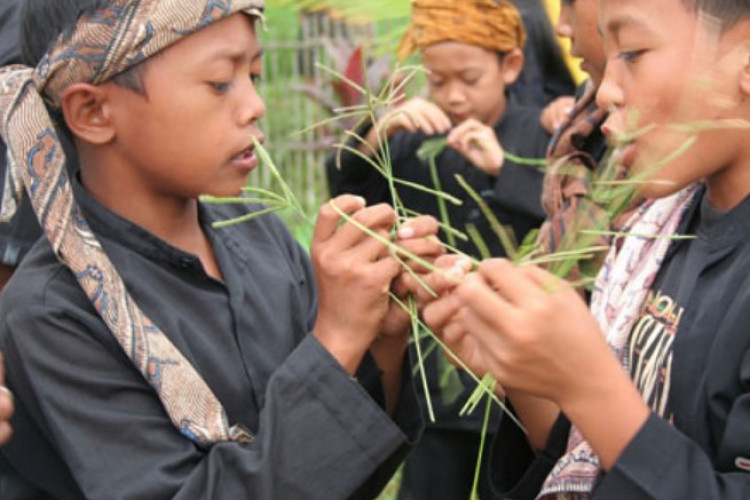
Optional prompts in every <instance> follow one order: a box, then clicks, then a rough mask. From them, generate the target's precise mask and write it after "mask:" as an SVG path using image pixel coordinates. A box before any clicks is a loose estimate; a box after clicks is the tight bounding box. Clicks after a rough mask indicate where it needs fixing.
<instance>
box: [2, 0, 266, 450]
mask: <svg viewBox="0 0 750 500" xmlns="http://www.w3.org/2000/svg"><path fill="white" fill-rule="evenodd" d="M262 11H263V0H111V1H110V2H109V4H108V6H107V7H105V8H102V9H101V10H97V11H95V12H93V13H91V14H88V15H85V16H82V17H81V18H80V19H79V20H78V22H77V24H76V26H75V28H74V29H73V31H72V32H71V33H70V34H68V35H67V36H65V37H60V38H59V39H58V40H57V41H56V42H55V43H54V44H53V45H52V47H51V48H50V50H49V51H48V52H47V53H46V55H45V56H44V57H43V58H42V60H41V62H40V63H39V65H38V66H37V67H36V68H28V67H24V66H9V67H6V68H3V69H2V70H0V119H2V124H1V125H2V126H1V127H0V130H1V132H2V136H3V138H4V139H5V142H6V143H7V144H8V151H9V153H10V159H11V163H10V166H9V169H8V176H7V178H6V183H5V186H6V192H5V193H4V196H3V205H2V215H3V216H4V217H9V216H11V215H12V213H13V212H14V211H15V209H16V207H17V206H18V203H19V201H20V198H21V196H22V194H23V187H24V186H25V188H26V192H27V193H28V195H29V197H30V198H31V203H32V206H33V207H34V211H35V212H36V214H37V217H38V218H39V222H40V223H41V226H42V227H43V228H44V232H45V234H46V237H47V239H48V240H49V241H50V243H51V245H52V248H53V249H54V252H55V254H56V255H57V257H58V259H59V260H60V261H61V262H62V263H63V264H64V265H66V266H67V267H68V268H70V270H71V271H72V273H73V274H74V275H75V277H76V279H77V280H78V283H79V284H80V286H81V288H82V289H83V290H84V291H85V293H86V295H88V297H89V299H90V300H91V302H92V304H93V305H94V307H95V308H96V310H97V312H98V313H99V314H100V316H101V317H102V319H103V320H104V322H105V323H106V324H107V326H108V327H109V329H110V330H111V331H112V334H113V335H114V336H115V338H116V339H117V341H118V342H119V343H120V346H121V347H122V349H123V350H124V351H125V353H126V354H127V355H128V356H129V358H130V359H131V361H132V362H133V364H134V365H135V366H136V367H137V369H138V370H139V371H140V372H141V374H142V375H143V376H144V377H145V379H146V380H147V381H148V383H149V384H150V385H151V386H152V387H153V388H154V389H155V390H156V392H157V394H158V395H159V398H160V399H161V402H162V404H163V405H164V408H165V410H166V412H167V413H168V415H169V417H170V419H171V421H172V423H173V424H174V425H175V426H176V427H177V428H178V429H179V430H180V431H181V432H182V433H183V434H184V435H186V436H187V437H188V438H190V439H191V440H193V441H195V442H198V443H212V442H218V441H229V440H237V441H249V440H251V439H252V436H251V435H250V434H249V433H248V432H247V431H246V430H245V429H243V428H242V427H241V426H232V427H230V426H229V424H228V422H227V417H226V413H225V411H224V408H223V407H222V405H221V403H220V402H219V400H218V399H217V398H216V396H215V395H214V393H213V392H212V391H211V389H210V388H209V387H208V385H206V383H205V381H204V380H203V379H202V378H201V376H200V375H199V374H198V373H197V371H196V370H195V368H194V367H193V366H192V365H191V364H190V362H189V361H188V360H187V359H186V358H185V357H184V356H183V355H182V353H181V352H180V351H179V350H178V349H177V348H176V347H175V346H174V344H172V342H171V341H170V340H169V338H168V337H167V336H166V335H165V334H164V333H163V332H162V331H161V330H160V329H159V328H158V327H157V326H156V325H155V324H153V323H152V322H151V320H150V319H149V318H148V317H146V315H145V314H144V313H143V312H142V311H141V309H140V308H139V307H138V305H137V304H136V303H135V302H134V301H133V299H132V297H131V296H130V294H129V293H128V291H127V290H126V288H125V284H124V283H123V280H122V278H121V277H120V275H119V274H118V272H117V269H115V267H114V265H113V264H112V262H111V261H110V260H109V258H108V257H107V255H106V253H105V252H104V250H103V249H102V246H101V244H100V243H99V241H98V240H97V238H96V235H95V234H94V233H93V232H92V231H91V229H90V227H89V226H88V224H87V222H86V220H85V219H84V217H83V214H82V213H81V210H80V208H79V207H78V205H77V203H76V201H75V199H74V198H73V193H72V191H71V184H70V179H69V178H68V174H67V172H66V169H65V156H64V153H63V150H62V146H61V144H60V141H59V138H58V136H57V134H56V132H55V127H54V125H53V121H52V119H51V118H50V115H49V113H48V110H47V108H46V107H45V102H46V103H48V105H49V106H50V107H52V108H53V109H59V108H60V99H61V96H62V93H63V91H64V90H65V89H66V88H67V87H68V86H69V85H71V84H74V83H79V82H85V83H91V84H100V83H103V82H106V81H107V80H109V79H111V78H112V77H113V76H116V75H118V74H119V73H122V72H123V71H125V70H127V69H129V68H131V67H133V66H134V65H136V64H138V63H139V62H142V61H144V60H146V59H148V58H149V57H151V56H153V55H154V54H156V53H158V52H159V51H161V50H163V49H165V48H167V47H169V46H170V45H172V44H174V43H175V42H177V41H179V40H181V39H182V38H184V37H186V36H189V35H190V34H191V33H193V32H195V31H197V30H199V29H201V28H204V27H206V26H208V25H210V24H212V23H214V22H216V21H219V20H221V19H223V18H226V17H227V16H229V15H231V14H233V13H236V12H244V13H246V14H248V15H251V16H255V17H259V16H261V15H262Z"/></svg>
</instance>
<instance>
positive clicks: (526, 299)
mask: <svg viewBox="0 0 750 500" xmlns="http://www.w3.org/2000/svg"><path fill="white" fill-rule="evenodd" d="M665 26H669V29H668V30H665V29H664V27H665ZM601 27H602V29H603V32H604V36H605V41H606V47H607V55H608V58H607V69H606V73H605V77H604V80H603V82H602V85H601V89H600V91H599V95H598V100H599V103H600V105H601V106H602V107H605V108H608V109H611V110H612V114H611V116H610V118H609V119H608V121H607V123H606V124H605V129H607V130H609V132H610V133H611V134H615V133H616V134H618V136H619V137H626V138H627V140H626V142H625V143H624V144H622V143H621V144H620V145H619V148H618V155H619V157H620V158H621V161H622V164H623V166H624V167H626V168H627V169H628V170H629V172H631V173H632V174H641V173H644V174H646V175H647V180H648V182H645V183H644V184H643V185H642V189H641V191H642V194H643V195H644V196H647V197H649V198H651V200H650V201H649V202H647V203H646V204H645V205H644V206H642V207H641V208H640V209H639V211H638V213H637V214H636V215H635V216H634V218H633V219H632V220H631V221H629V224H631V226H632V227H631V228H630V230H632V233H633V235H631V236H628V237H626V238H625V239H624V240H622V241H620V242H619V244H618V245H616V246H615V247H614V248H613V250H612V253H611V254H610V256H609V257H608V260H607V263H606V264H605V268H604V270H603V271H602V273H601V274H600V275H599V279H598V283H597V289H596V291H595V295H594V297H593V302H592V312H593V313H594V317H592V316H591V315H589V314H587V312H586V310H585V305H584V304H583V302H582V301H581V300H579V299H578V298H577V297H576V295H575V293H574V292H572V291H571V290H570V289H569V288H567V287H565V286H562V285H561V284H560V283H555V280H554V279H553V278H552V277H551V276H549V275H548V274H545V273H544V272H542V271H540V270H539V269H537V268H533V267H516V266H513V265H511V264H510V263H508V262H507V261H490V262H487V263H485V264H483V265H482V266H481V267H480V270H479V272H478V273H477V274H472V275H470V276H468V277H467V278H466V279H465V280H464V282H463V283H462V284H461V285H460V286H458V288H457V289H456V290H455V291H454V292H453V293H450V294H446V295H445V298H443V299H441V300H440V301H439V302H436V303H434V304H432V305H430V306H428V307H427V309H426V311H425V315H426V316H427V318H428V322H429V323H431V324H432V325H433V326H435V327H436V328H438V329H441V330H442V331H443V333H444V335H445V338H446V340H448V341H449V342H450V344H451V345H452V346H453V347H454V348H455V350H456V351H458V352H459V353H460V355H461V356H462V357H463V358H464V359H465V360H467V361H468V362H470V364H471V366H472V367H473V368H474V369H477V370H479V371H480V372H481V371H487V370H489V371H490V372H491V373H492V374H493V375H495V377H496V378H497V379H498V380H499V381H500V383H501V384H503V386H504V387H505V389H507V391H508V396H509V399H510V401H511V402H512V403H513V404H514V406H515V409H516V410H517V412H518V414H519V416H520V417H521V419H522V420H523V421H524V424H525V426H526V429H527V431H528V435H525V434H523V433H522V432H520V431H518V430H517V429H515V430H513V429H510V428H507V429H505V430H504V431H501V433H500V436H499V439H498V448H499V450H498V457H497V458H498V460H497V461H496V463H495V466H496V467H497V469H495V472H496V476H497V477H496V480H497V482H498V483H499V486H500V488H501V489H502V490H503V491H506V492H507V494H508V495H509V496H511V497H513V498H535V497H536V496H537V495H540V496H541V498H586V497H591V498H603V499H604V498H606V499H615V500H617V499H634V498H649V499H675V500H676V499H683V498H700V499H740V498H747V497H748V496H749V495H750V473H749V472H750V467H749V466H748V456H749V455H750V441H749V438H750V433H749V432H748V422H749V421H750V416H749V415H748V400H750V394H749V393H748V387H750V385H749V384H748V373H750V365H749V364H748V363H749V361H748V360H750V337H748V335H747V325H748V324H749V322H750V316H749V314H750V313H749V312H748V311H749V310H750V307H748V305H749V304H750V295H749V293H750V292H748V290H750V283H748V278H747V274H746V273H745V272H743V270H744V269H746V268H747V266H748V263H750V238H748V236H749V235H750V227H749V226H748V223H747V221H748V215H749V212H748V211H749V210H750V197H748V195H749V194H750V181H749V180H748V175H747V172H748V161H749V159H750V145H749V144H748V143H749V142H750V141H748V140H747V134H748V132H747V128H746V123H747V119H748V118H750V109H749V108H748V104H747V103H748V96H749V95H750V84H749V83H748V69H747V65H748V60H750V45H748V43H747V40H748V39H750V4H748V3H747V2H739V1H734V0H714V1H704V0H661V1H659V2H654V1H651V0H602V1H601ZM634 121H635V123H633V122H634ZM644 127H647V128H644ZM634 131H640V132H641V133H639V134H635V133H633V132H634ZM621 134H625V135H621ZM686 144H688V145H690V147H689V149H688V152H687V154H683V155H679V156H677V157H675V156H671V157H670V156H668V155H667V153H668V152H674V151H675V150H677V149H679V148H681V147H684V145H686ZM665 158H666V159H667V160H666V161H665ZM660 161H661V163H662V164H663V166H661V168H658V169H654V166H655V165H659V162H660ZM696 181H699V183H700V186H699V187H698V188H697V190H696V188H695V187H693V184H694V183H696ZM675 230H676V231H677V233H678V234H681V235H694V238H688V239H677V240H674V241H672V242H670V241H669V240H668V239H666V238H648V237H643V236H638V235H643V234H657V235H659V234H660V235H669V234H672V232H673V231H675ZM644 231H645V232H644ZM602 333H604V335H606V342H605V339H604V337H603V336H602ZM613 351H614V353H615V356H613V355H612V352H613ZM623 366H624V367H625V370H623ZM532 410H533V411H532ZM568 421H569V422H571V423H572V424H573V425H574V429H573V430H572V431H571V433H570V439H569V440H568V432H567V428H568V425H567V422H568ZM553 424H554V425H553ZM527 438H528V440H527ZM561 455H562V456H561ZM558 457H559V460H557V459H558ZM555 460H557V463H556V465H555ZM553 465H554V468H552V466H553ZM550 471H551V472H550ZM548 473H549V475H548ZM545 476H546V478H545Z"/></svg>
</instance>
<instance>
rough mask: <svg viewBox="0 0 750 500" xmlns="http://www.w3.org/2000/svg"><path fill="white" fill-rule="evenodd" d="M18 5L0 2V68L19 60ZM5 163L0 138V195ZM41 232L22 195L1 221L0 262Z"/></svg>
mask: <svg viewBox="0 0 750 500" xmlns="http://www.w3.org/2000/svg"><path fill="white" fill-rule="evenodd" d="M20 5H21V2H20V0H3V2H2V3H1V4H0V67H2V66H5V65H9V64H19V63H20V62H21V47H20V42H19V39H18V24H19V20H18V11H19V10H20ZM6 165H7V158H6V149H5V143H4V142H3V141H2V139H0V195H1V194H2V192H3V189H4V186H5V169H6ZM41 234H42V229H41V227H39V223H38V222H37V219H36V216H35V215H34V211H33V210H32V209H31V203H29V200H28V199H26V198H24V201H23V202H22V203H21V206H20V207H19V209H18V212H16V215H14V216H13V218H12V219H11V220H10V221H8V222H7V223H0V264H4V265H6V266H11V267H14V266H16V265H18V262H19V261H20V260H21V258H22V257H23V256H24V255H25V254H26V252H28V251H29V248H31V245H33V244H34V242H35V241H36V240H37V239H39V236H40V235H41ZM0 288H1V286H0Z"/></svg>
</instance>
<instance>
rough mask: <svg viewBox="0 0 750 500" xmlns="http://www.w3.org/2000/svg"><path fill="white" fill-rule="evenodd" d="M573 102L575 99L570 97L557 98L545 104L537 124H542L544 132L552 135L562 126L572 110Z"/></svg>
mask: <svg viewBox="0 0 750 500" xmlns="http://www.w3.org/2000/svg"><path fill="white" fill-rule="evenodd" d="M575 102H576V100H575V98H573V97H571V96H563V97H558V98H557V99H555V100H554V101H552V102H551V103H549V104H547V106H546V107H545V108H544V109H543V110H542V114H541V115H539V123H541V124H542V127H544V130H546V131H547V132H549V133H550V134H554V133H555V130H557V128H558V127H559V126H560V125H562V123H563V122H564V121H565V119H566V118H567V117H568V115H569V114H570V112H571V111H572V110H573V106H574V105H575Z"/></svg>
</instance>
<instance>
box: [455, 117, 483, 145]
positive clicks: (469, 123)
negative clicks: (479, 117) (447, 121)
mask: <svg viewBox="0 0 750 500" xmlns="http://www.w3.org/2000/svg"><path fill="white" fill-rule="evenodd" d="M479 126H481V124H480V123H479V122H478V121H476V120H475V119H473V118H469V119H468V120H466V121H465V122H463V123H461V124H459V125H457V126H456V127H454V128H453V130H451V131H450V133H449V134H448V138H447V139H448V144H450V145H454V144H458V143H459V142H460V141H461V138H462V137H464V136H465V135H466V134H467V133H469V132H472V131H474V130H476V129H477V127H479Z"/></svg>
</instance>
